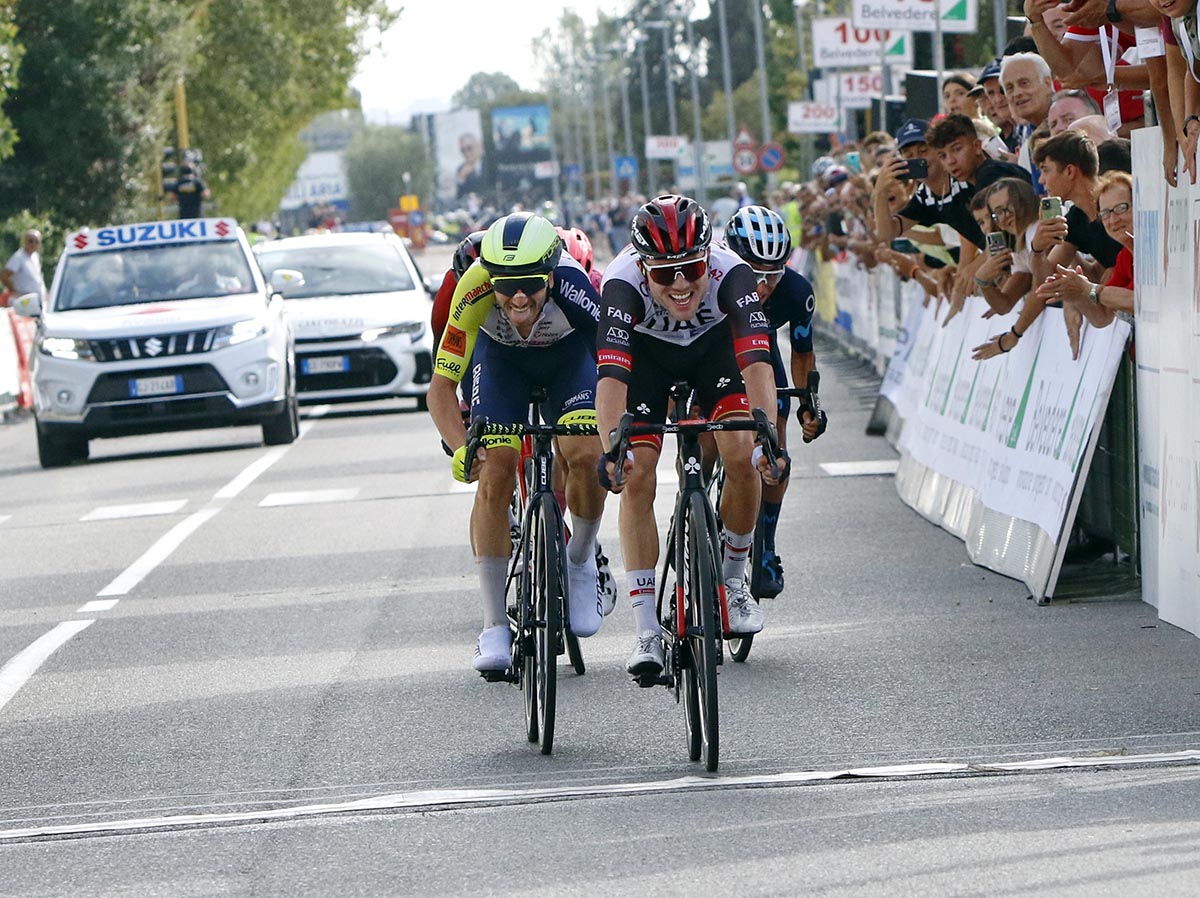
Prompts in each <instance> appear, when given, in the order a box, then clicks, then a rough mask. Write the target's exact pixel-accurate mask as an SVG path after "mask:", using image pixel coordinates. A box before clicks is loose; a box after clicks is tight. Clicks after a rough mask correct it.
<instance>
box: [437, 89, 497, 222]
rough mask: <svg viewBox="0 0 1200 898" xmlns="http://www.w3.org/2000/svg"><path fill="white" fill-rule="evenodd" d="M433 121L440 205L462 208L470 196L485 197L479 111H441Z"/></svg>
mask: <svg viewBox="0 0 1200 898" xmlns="http://www.w3.org/2000/svg"><path fill="white" fill-rule="evenodd" d="M432 119H433V129H432V130H433V135H432V136H433V151H434V159H435V163H436V166H437V198H438V200H439V202H442V203H445V204H447V205H450V206H454V205H460V204H461V203H462V202H463V201H464V200H465V199H466V197H467V196H468V195H469V194H472V193H474V194H479V195H482V194H484V193H485V192H486V190H487V182H486V180H485V179H484V163H485V159H484V146H483V124H482V122H481V120H480V116H479V110H478V109H455V110H454V111H453V112H439V113H437V114H436V115H434V116H432Z"/></svg>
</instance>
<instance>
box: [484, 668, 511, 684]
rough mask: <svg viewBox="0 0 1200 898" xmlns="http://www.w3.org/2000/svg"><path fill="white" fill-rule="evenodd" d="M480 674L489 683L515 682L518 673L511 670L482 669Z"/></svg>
mask: <svg viewBox="0 0 1200 898" xmlns="http://www.w3.org/2000/svg"><path fill="white" fill-rule="evenodd" d="M479 675H480V676H481V677H483V678H484V679H485V680H487V681H488V682H489V683H515V682H517V675H516V674H515V673H513V672H512V671H511V670H481V671H480V672H479Z"/></svg>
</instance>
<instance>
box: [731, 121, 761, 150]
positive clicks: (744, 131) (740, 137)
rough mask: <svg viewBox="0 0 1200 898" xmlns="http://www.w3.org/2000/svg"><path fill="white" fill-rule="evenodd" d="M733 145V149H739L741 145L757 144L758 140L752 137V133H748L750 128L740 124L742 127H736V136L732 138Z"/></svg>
mask: <svg viewBox="0 0 1200 898" xmlns="http://www.w3.org/2000/svg"><path fill="white" fill-rule="evenodd" d="M733 146H734V148H735V149H740V148H742V147H756V146H758V141H757V140H755V139H754V135H753V134H751V133H750V129H749V128H747V127H746V126H745V125H742V127H741V128H739V129H738V133H737V137H735V138H734V139H733Z"/></svg>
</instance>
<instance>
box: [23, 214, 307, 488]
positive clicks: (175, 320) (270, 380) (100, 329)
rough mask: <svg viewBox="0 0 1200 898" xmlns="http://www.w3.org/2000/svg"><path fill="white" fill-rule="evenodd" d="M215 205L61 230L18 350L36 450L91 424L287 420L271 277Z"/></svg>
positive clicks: (288, 377)
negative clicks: (26, 339) (31, 328)
mask: <svg viewBox="0 0 1200 898" xmlns="http://www.w3.org/2000/svg"><path fill="white" fill-rule="evenodd" d="M290 279H299V274H298V273H296V272H289V271H280V272H277V273H276V275H275V276H274V277H273V278H272V282H271V283H267V282H266V281H265V280H264V278H263V274H262V270H261V269H260V268H259V266H258V265H257V264H256V262H255V259H254V256H253V253H252V252H251V250H250V246H249V244H248V243H247V241H246V236H245V234H243V233H242V231H241V229H240V228H238V226H237V223H236V222H235V221H233V220H232V219H227V218H202V219H190V220H178V221H159V222H149V223H146V224H132V225H118V226H113V227H107V228H100V229H98V230H89V229H85V230H82V231H78V232H76V233H74V234H71V235H70V236H69V237H68V238H67V241H66V248H65V249H64V250H63V254H62V256H61V257H60V258H59V260H58V267H57V269H56V270H55V272H54V281H53V283H52V284H51V287H50V292H49V296H48V298H47V301H46V304H45V307H44V308H43V307H42V304H41V302H40V301H39V299H38V297H37V295H36V294H27V295H25V296H22V297H19V298H18V299H17V300H16V301H15V302H14V303H13V308H14V310H15V311H16V312H17V313H18V314H20V315H25V316H27V317H38V318H39V321H38V329H37V336H36V340H35V343H34V352H33V353H32V358H31V361H30V373H31V376H32V381H33V398H34V414H35V416H36V418H37V440H38V458H39V460H40V461H41V463H42V467H45V468H52V467H58V466H60V465H65V464H70V463H71V462H73V461H76V460H79V459H84V458H87V454H88V440H89V439H92V438H95V437H114V436H127V435H130V434H142V433H161V432H163V431H170V430H185V429H192V428H198V427H220V426H225V425H233V424H260V425H261V426H262V433H263V440H264V442H266V443H267V444H269V445H274V444H281V443H290V442H292V441H293V440H294V439H296V436H297V433H298V431H299V426H298V424H299V416H298V414H297V404H296V371H295V349H294V344H293V338H292V332H291V328H290V326H289V324H288V320H287V315H286V312H285V307H284V302H283V298H282V296H280V293H279V286H280V285H282V284H283V283H285V282H287V281H289V280H290Z"/></svg>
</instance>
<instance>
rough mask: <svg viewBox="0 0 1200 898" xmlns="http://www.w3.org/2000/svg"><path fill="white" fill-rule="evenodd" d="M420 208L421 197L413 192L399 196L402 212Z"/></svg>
mask: <svg viewBox="0 0 1200 898" xmlns="http://www.w3.org/2000/svg"><path fill="white" fill-rule="evenodd" d="M419 208H421V198H420V197H419V196H417V195H416V194H415V193H406V194H404V196H402V197H400V210H401V211H402V212H412V211H414V210H416V209H419Z"/></svg>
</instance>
